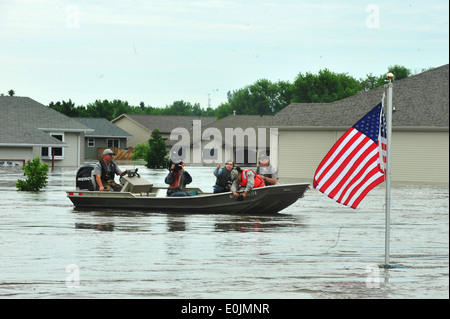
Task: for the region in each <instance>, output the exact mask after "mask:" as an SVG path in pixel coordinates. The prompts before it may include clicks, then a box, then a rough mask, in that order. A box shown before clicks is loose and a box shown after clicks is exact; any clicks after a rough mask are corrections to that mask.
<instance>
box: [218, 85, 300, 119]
mask: <svg viewBox="0 0 450 319" xmlns="http://www.w3.org/2000/svg"><path fill="white" fill-rule="evenodd" d="M291 92H292V90H291V84H290V83H289V82H285V81H278V82H277V83H273V82H271V81H269V80H267V79H260V80H258V81H256V82H255V83H253V84H251V85H247V86H246V87H244V88H242V89H239V90H235V91H233V92H228V94H227V98H228V102H227V103H222V104H221V105H219V106H218V107H217V109H216V117H217V118H218V119H220V118H222V117H225V116H228V115H231V114H233V113H234V111H236V114H238V115H244V114H245V115H272V114H275V113H277V112H278V111H280V110H282V109H283V108H284V107H286V106H287V105H288V104H289V103H290V100H291Z"/></svg>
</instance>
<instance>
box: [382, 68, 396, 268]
mask: <svg viewBox="0 0 450 319" xmlns="http://www.w3.org/2000/svg"><path fill="white" fill-rule="evenodd" d="M387 76H388V79H389V84H388V90H387V105H386V111H387V114H386V115H387V118H386V221H385V223H386V225H385V227H386V230H385V244H384V245H385V246H384V267H386V268H387V267H389V253H390V251H389V250H390V246H389V243H390V224H391V149H392V148H391V145H392V144H391V142H392V86H393V85H392V79H393V78H394V75H393V74H392V73H388V75H387Z"/></svg>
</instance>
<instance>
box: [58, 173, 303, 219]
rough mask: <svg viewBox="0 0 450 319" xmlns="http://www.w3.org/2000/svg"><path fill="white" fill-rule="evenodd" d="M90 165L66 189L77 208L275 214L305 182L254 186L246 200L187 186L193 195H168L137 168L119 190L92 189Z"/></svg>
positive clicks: (123, 179) (300, 194) (299, 194)
mask: <svg viewBox="0 0 450 319" xmlns="http://www.w3.org/2000/svg"><path fill="white" fill-rule="evenodd" d="M94 183H95V179H94V178H93V176H92V168H91V167H90V166H83V167H81V168H80V169H79V170H78V172H77V185H76V186H77V187H76V189H75V190H72V191H66V193H67V197H69V199H70V200H71V201H72V203H73V204H74V206H76V207H85V208H109V209H114V208H117V209H137V210H148V211H155V212H166V213H195V214H201V213H209V214H236V213H239V214H274V213H278V212H280V211H281V210H283V209H285V208H286V207H288V206H290V205H292V204H293V203H295V202H296V201H297V200H298V199H299V198H302V197H303V196H304V193H305V191H306V190H307V189H308V188H309V184H308V183H296V184H284V185H274V186H266V187H261V188H255V189H253V191H251V192H250V193H248V194H247V197H246V198H245V200H236V198H234V196H233V195H232V194H231V193H230V192H226V193H219V194H213V193H206V192H203V191H202V190H201V189H199V188H187V191H188V192H190V193H192V194H193V196H184V197H168V196H167V195H166V192H167V188H163V187H154V186H153V184H151V183H149V182H148V181H147V180H146V179H145V178H142V177H140V175H139V174H138V173H137V169H135V170H130V171H129V172H128V174H127V175H125V176H122V177H121V178H120V183H121V184H122V185H123V187H122V191H120V192H107V191H94V190H93V189H95V185H94Z"/></svg>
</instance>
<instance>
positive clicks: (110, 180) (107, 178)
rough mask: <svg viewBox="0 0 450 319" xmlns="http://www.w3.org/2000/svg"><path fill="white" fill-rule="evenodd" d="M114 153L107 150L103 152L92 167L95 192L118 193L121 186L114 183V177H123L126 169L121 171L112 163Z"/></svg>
mask: <svg viewBox="0 0 450 319" xmlns="http://www.w3.org/2000/svg"><path fill="white" fill-rule="evenodd" d="M114 155H115V154H114V152H113V151H112V150H111V149H109V148H107V149H106V150H104V151H103V158H101V159H100V160H99V161H98V162H97V163H96V164H95V167H94V172H93V174H94V176H95V181H96V182H97V190H100V191H116V192H120V190H121V189H122V186H121V185H119V184H117V183H116V182H115V181H114V177H115V175H123V174H125V173H126V172H128V169H126V170H125V171H122V170H121V169H120V168H119V166H117V164H116V163H114V161H113V156H114Z"/></svg>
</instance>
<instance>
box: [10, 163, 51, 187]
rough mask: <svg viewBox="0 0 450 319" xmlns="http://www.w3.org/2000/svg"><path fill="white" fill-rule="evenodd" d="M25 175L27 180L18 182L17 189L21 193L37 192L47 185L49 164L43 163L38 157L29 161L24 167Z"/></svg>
mask: <svg viewBox="0 0 450 319" xmlns="http://www.w3.org/2000/svg"><path fill="white" fill-rule="evenodd" d="M22 170H23V171H24V173H23V175H24V176H27V179H26V180H25V181H24V180H21V179H19V180H18V181H17V184H16V187H17V189H18V190H20V191H32V192H37V191H38V190H40V189H41V188H43V187H45V185H47V172H48V164H47V163H41V159H40V158H39V157H36V158H35V159H33V160H31V161H28V162H27V163H26V164H25V165H24V166H23V167H22Z"/></svg>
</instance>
